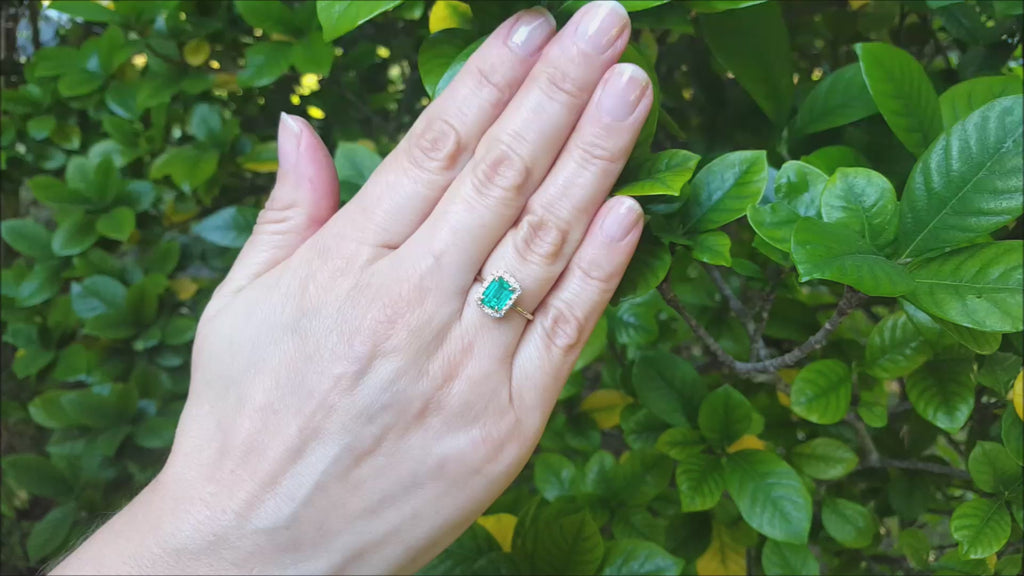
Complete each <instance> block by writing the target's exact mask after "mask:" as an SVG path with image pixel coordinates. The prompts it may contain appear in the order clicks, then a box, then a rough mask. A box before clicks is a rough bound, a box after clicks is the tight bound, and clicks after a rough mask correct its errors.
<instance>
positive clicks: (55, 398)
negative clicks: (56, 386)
mask: <svg viewBox="0 0 1024 576" xmlns="http://www.w3.org/2000/svg"><path fill="white" fill-rule="evenodd" d="M64 394H66V391H64V390H48V391H46V392H43V393H42V394H40V395H38V396H36V397H35V398H33V399H32V401H31V402H29V403H28V414H29V416H30V417H31V418H32V421H33V422H35V423H36V424H38V425H40V426H42V427H43V428H51V429H57V428H66V427H68V426H73V425H74V424H75V423H76V422H75V419H74V418H73V417H72V416H71V415H70V414H68V412H67V409H65V408H64V403H63V402H62V398H63V396H64Z"/></svg>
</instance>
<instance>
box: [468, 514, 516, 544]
mask: <svg viewBox="0 0 1024 576" xmlns="http://www.w3.org/2000/svg"><path fill="white" fill-rule="evenodd" d="M518 520H519V519H518V518H516V517H515V516H513V515H511V514H504V513H502V514H489V515H487V516H481V517H479V518H477V519H476V523H477V524H479V525H481V526H483V527H484V528H486V529H487V531H488V532H490V533H491V536H494V539H495V540H497V541H498V544H500V545H501V549H502V550H504V551H505V552H511V551H512V534H513V533H514V532H515V530H516V522H517V521H518Z"/></svg>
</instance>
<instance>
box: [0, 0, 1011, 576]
mask: <svg viewBox="0 0 1024 576" xmlns="http://www.w3.org/2000/svg"><path fill="white" fill-rule="evenodd" d="M541 3H542V4H544V5H545V6H546V7H547V8H548V9H549V10H550V11H551V12H552V13H553V14H554V15H555V17H556V19H557V20H558V21H559V23H564V22H565V21H566V19H567V18H568V17H569V16H570V15H571V14H572V13H573V12H574V11H575V10H576V9H578V8H579V6H580V5H582V4H583V2H578V1H568V2H566V1H562V0H558V1H555V0H552V1H548V2H541ZM527 6H529V3H528V2H522V1H514V2H480V1H471V2H469V4H468V5H467V4H462V3H459V2H447V1H437V2H424V1H422V0H420V1H416V0H406V1H405V2H402V1H401V0H392V1H382V2H381V1H378V2H328V1H323V0H321V1H320V2H316V3H313V2H305V3H298V2H279V1H277V0H271V1H259V2H250V1H235V2H200V1H198V0H183V1H178V0H164V1H127V0H117V1H115V2H104V3H94V2H71V1H66V0H64V1H61V0H57V1H53V2H51V3H48V4H47V5H46V6H41V5H39V4H34V3H23V4H21V5H17V6H7V7H6V8H5V9H7V10H10V11H12V12H17V13H20V14H21V16H22V18H23V20H22V22H21V25H20V28H19V30H21V31H22V32H23V34H22V39H21V40H20V42H21V44H22V46H21V50H22V53H23V54H25V55H26V56H27V59H24V60H23V63H22V64H18V63H17V62H13V61H12V62H13V64H12V65H14V66H23V68H22V70H21V71H20V73H19V76H18V79H19V81H20V84H19V85H16V86H13V87H11V86H8V87H6V89H5V90H4V91H3V104H2V113H3V118H2V124H0V125H2V149H0V154H2V156H0V162H2V164H3V176H2V178H3V206H4V220H3V227H2V236H3V240H4V242H5V243H6V246H5V247H4V250H5V258H4V269H3V280H2V301H0V302H2V311H3V342H4V343H5V345H4V355H3V357H4V368H3V370H4V381H5V382H4V384H5V385H4V388H3V403H2V416H3V433H4V434H3V437H4V438H3V444H2V450H3V460H2V465H3V482H2V487H0V496H2V499H0V504H2V509H0V510H2V514H3V520H4V522H3V533H2V536H3V538H2V539H3V569H4V571H5V572H26V573H27V572H29V571H32V570H35V569H37V568H38V567H40V566H41V565H43V564H44V563H45V562H47V561H48V560H50V559H52V558H54V557H57V556H59V555H60V554H61V553H62V552H63V551H64V550H66V549H67V547H69V546H70V545H72V544H73V543H74V542H76V541H77V540H78V539H79V538H80V537H81V536H82V535H83V534H85V533H87V532H88V530H90V529H91V527H93V526H94V525H95V524H96V523H97V522H99V521H101V520H102V519H103V518H104V517H105V516H104V515H105V514H107V513H109V512H110V511H113V510H116V509H118V508H119V507H120V506H122V505H123V504H124V503H125V502H127V500H128V499H130V498H131V496H132V495H133V494H134V493H135V492H136V491H137V490H139V488H140V487H141V486H142V485H144V484H145V483H146V482H147V481H148V480H150V479H151V478H152V477H153V476H154V474H155V473H156V472H157V471H158V470H159V468H160V466H161V464H162V462H163V460H164V458H165V457H166V453H167V448H168V447H169V446H170V444H171V441H172V439H173V435H174V430H175V425H176V421H177V418H178V415H179V413H180V410H181V407H182V404H183V401H184V398H185V395H186V392H187V389H188V379H189V354H190V344H191V341H192V338H193V335H194V332H195V327H196V320H197V318H198V316H199V314H200V313H201V312H202V309H203V306H204V304H205V303H206V301H207V300H208V299H209V297H210V294H211V292H212V290H213V288H214V287H215V286H216V285H217V283H218V281H219V280H220V279H221V277H222V276H223V274H224V273H225V271H226V270H227V268H228V267H229V266H230V264H231V262H232V260H233V258H234V257H235V255H236V254H237V250H238V248H239V247H240V246H241V245H242V243H243V242H244V241H245V239H246V237H247V236H248V234H249V232H250V229H251V227H252V225H253V222H254V219H255V214H256V212H257V211H258V208H259V207H260V206H261V204H262V202H263V200H264V199H265V194H266V192H267V191H268V190H269V189H270V187H271V185H272V181H273V172H274V170H275V169H276V148H275V146H276V145H275V143H274V129H275V127H276V124H277V114H278V111H280V110H285V111H288V112H292V113H300V114H303V113H304V114H305V115H307V116H308V117H309V118H311V119H312V122H313V123H314V125H315V126H316V127H317V129H318V130H319V132H320V133H321V135H322V136H323V137H324V139H325V140H326V141H327V142H328V143H329V144H330V145H331V146H332V147H334V148H335V150H336V155H335V161H336V164H337V168H338V176H339V179H340V181H341V183H342V186H341V198H340V201H341V202H342V203H343V202H344V201H346V200H347V199H349V198H351V196H352V194H354V193H355V192H356V191H357V190H358V189H359V186H360V185H361V184H362V182H364V180H365V179H366V177H367V175H368V174H369V173H370V172H372V170H373V169H374V168H375V166H376V165H377V163H378V162H379V161H380V157H381V155H382V154H386V153H387V152H388V151H389V150H391V149H392V148H393V147H394V146H395V144H396V142H397V141H398V140H399V139H400V138H401V136H402V134H403V133H404V131H405V130H406V129H408V127H409V126H410V124H411V123H412V121H413V120H414V119H415V117H416V116H417V114H418V113H419V112H420V111H421V110H422V109H423V107H424V106H425V105H426V104H427V103H428V102H429V99H430V98H431V97H433V96H434V95H435V94H437V93H438V92H440V91H442V90H443V89H444V87H445V86H446V85H447V83H448V82H449V81H450V79H451V78H452V77H453V76H454V75H455V73H457V71H458V69H459V67H460V66H461V63H462V62H463V61H464V60H465V59H466V58H467V57H468V55H469V54H471V53H472V51H473V50H474V49H475V47H476V46H477V45H478V40H479V39H480V38H481V37H482V36H484V35H486V34H487V33H488V32H490V31H491V30H493V28H494V27H495V26H496V25H497V24H498V23H499V22H500V21H502V20H503V19H504V18H506V17H508V16H509V15H511V14H512V13H513V12H515V11H516V10H518V9H521V8H524V7H527ZM626 6H627V8H628V9H629V10H630V11H631V12H632V14H631V15H632V18H633V26H634V31H633V42H632V43H631V44H630V47H629V49H628V50H627V53H626V55H625V56H624V59H625V60H629V61H632V62H636V63H638V64H640V65H641V66H642V67H644V68H645V69H647V70H648V71H649V73H650V75H651V76H652V78H654V79H655V84H656V88H657V90H656V94H657V96H656V99H655V105H654V108H653V111H652V113H651V116H650V118H649V120H648V123H647V124H646V125H645V129H644V131H643V133H642V136H641V139H640V142H639V143H638V145H637V147H636V149H635V151H634V153H633V156H632V157H631V160H630V163H629V165H628V167H627V169H626V171H625V172H624V174H623V175H622V177H621V178H620V180H619V182H618V183H617V185H616V192H615V193H618V194H629V195H633V196H636V197H637V198H638V199H639V200H640V201H641V202H642V204H643V205H644V208H645V211H646V213H647V215H648V223H647V226H646V228H645V233H644V236H643V238H642V242H641V246H640V248H639V250H638V252H637V254H636V257H635V258H634V260H633V262H632V263H631V264H630V267H629V270H628V272H627V276H626V278H625V280H624V281H623V283H622V285H621V286H620V287H619V290H618V292H617V293H616V295H615V297H614V300H613V303H612V305H611V306H610V307H609V308H608V310H607V312H606V313H605V315H604V317H603V318H602V320H601V322H600V323H599V325H598V328H597V330H596V331H595V332H594V334H593V336H592V337H591V338H590V340H589V341H588V343H587V346H586V348H585V350H584V352H583V355H582V357H581V358H580V360H579V362H578V365H577V369H576V371H575V372H574V374H573V376H572V377H571V379H570V380H569V382H568V384H567V385H566V387H565V390H564V392H563V394H562V398H561V400H560V401H559V404H558V406H557V407H556V410H555V412H554V414H553V415H552V417H551V420H550V422H549V424H548V427H547V430H546V432H545V434H544V436H543V440H542V441H541V445H540V447H539V449H538V451H537V454H536V455H535V457H534V458H533V459H532V460H531V463H530V465H529V466H527V468H526V470H524V472H523V473H522V475H521V476H520V478H518V479H517V480H516V482H515V483H514V484H513V485H512V486H511V487H510V488H509V489H508V491H507V492H506V493H505V494H504V495H503V496H502V497H501V498H500V499H499V500H498V501H497V502H495V503H494V505H493V506H492V507H491V509H490V510H488V512H487V514H486V515H485V516H483V517H482V518H480V520H479V521H478V522H477V523H476V524H474V525H473V527H472V528H471V529H470V530H468V531H467V532H466V533H465V534H464V535H463V536H462V537H461V538H459V540H457V541H456V542H455V543H454V544H453V545H452V546H451V547H450V548H449V549H448V550H447V551H446V552H444V553H443V554H442V555H441V556H440V557H438V558H437V559H436V560H434V562H432V563H431V564H430V565H429V566H428V567H426V568H425V569H424V572H426V573H452V574H468V573H495V574H496V573H510V574H511V573H533V572H543V573H580V574H596V573H598V572H600V573H602V574H701V575H704V574H746V573H752V574H762V573H763V574H769V575H770V574H819V573H825V574H855V573H873V574H914V573H926V574H980V575H989V574H1017V573H1019V572H1020V570H1021V534H1022V522H1024V511H1022V506H1024V501H1022V480H1021V470H1022V467H1021V464H1022V460H1024V458H1022V431H1021V429H1022V424H1021V415H1022V408H1021V386H1022V383H1021V372H1020V371H1021V363H1022V358H1021V357H1022V346H1024V345H1022V336H1021V330H1022V303H1021V291H1022V272H1021V266H1022V265H1021V262H1022V258H1024V254H1022V240H1021V238H1022V231H1021V224H1020V216H1021V211H1022V202H1024V199H1022V167H1021V153H1022V152H1021V141H1022V126H1024V124H1022V119H1021V110H1022V97H1021V70H1022V69H1021V62H1022V59H1021V28H1022V17H1021V11H1022V9H1021V4H1020V3H1018V2H1002V1H990V0H967V1H963V0H927V1H911V0H905V1H902V2H897V1H877V0H875V1H869V0H849V1H820V2H794V3H775V2H765V1H763V0H744V1H731V2H730V1H719V0H688V1H680V2H665V1H664V0H661V1H657V0H656V1H650V2H639V1H635V2H627V3H626ZM54 29H56V30H57V33H56V34H49V35H47V34H43V33H42V32H41V31H44V30H50V31H51V32H52V31H53V30H54ZM40 44H45V46H42V47H41V46H40ZM15 253H16V254H15Z"/></svg>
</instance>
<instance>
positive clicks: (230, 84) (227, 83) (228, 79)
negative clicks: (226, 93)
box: [213, 72, 238, 90]
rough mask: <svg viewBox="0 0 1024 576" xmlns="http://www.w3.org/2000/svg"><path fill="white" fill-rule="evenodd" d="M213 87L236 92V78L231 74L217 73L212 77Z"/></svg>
mask: <svg viewBox="0 0 1024 576" xmlns="http://www.w3.org/2000/svg"><path fill="white" fill-rule="evenodd" d="M213 87H214V88H221V89H223V90H238V76H237V75H236V74H233V73H231V72H217V73H216V74H214V75H213Z"/></svg>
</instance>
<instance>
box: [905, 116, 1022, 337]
mask: <svg viewBox="0 0 1024 576" xmlns="http://www.w3.org/2000/svg"><path fill="white" fill-rule="evenodd" d="M1022 106H1024V103H1022V100H1021V97H1020V96H1010V97H1006V98H1000V99H998V100H994V101H992V102H989V103H988V104H986V105H984V106H982V107H981V108H979V109H978V110H976V111H974V112H973V113H971V115H970V116H968V117H967V118H966V119H965V120H963V121H961V122H959V123H957V124H956V125H955V126H953V127H952V128H950V129H949V131H948V132H946V133H945V134H943V135H942V136H940V137H939V139H938V140H937V141H936V142H935V144H934V145H933V146H932V147H931V148H930V149H929V150H928V151H927V152H926V153H925V154H924V155H923V156H921V158H920V159H919V160H918V161H917V164H915V165H914V169H913V171H911V173H910V177H909V178H908V179H907V185H906V187H905V188H904V190H903V196H902V200H901V202H900V204H901V208H900V228H899V234H898V238H897V240H898V244H899V246H900V252H901V253H902V256H900V258H901V259H902V258H914V257H917V256H921V255H923V254H927V253H929V252H931V251H933V250H936V249H939V248H949V247H952V246H959V245H963V244H967V243H970V242H972V241H974V240H976V239H978V238H980V237H982V236H984V235H985V234H988V233H989V232H992V231H995V230H998V229H999V228H1001V227H1002V226H1005V225H1006V224H1007V223H1009V222H1011V221H1013V220H1014V219H1015V218H1017V217H1019V216H1020V215H1021V210H1022V205H1021V201H1020V194H1021V192H1020V191H1021V186H1022V171H1024V168H1022V163H1021V162H1022V161H1021V152H1022V151H1021V138H1022V134H1024V119H1022V117H1021V114H1022V112H1021V107H1022ZM1018 330H1019V328H1018Z"/></svg>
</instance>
